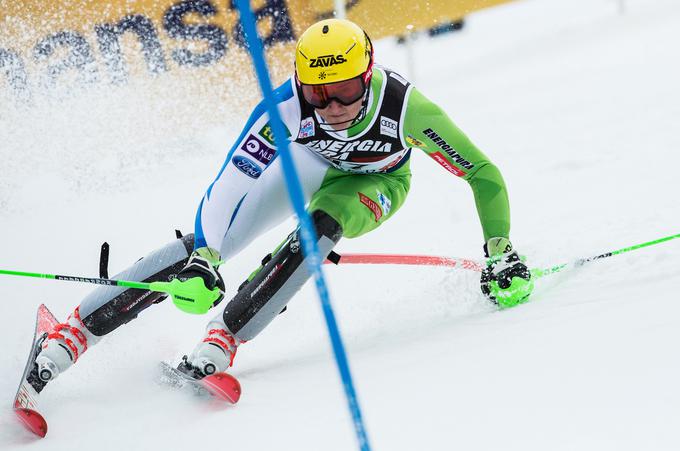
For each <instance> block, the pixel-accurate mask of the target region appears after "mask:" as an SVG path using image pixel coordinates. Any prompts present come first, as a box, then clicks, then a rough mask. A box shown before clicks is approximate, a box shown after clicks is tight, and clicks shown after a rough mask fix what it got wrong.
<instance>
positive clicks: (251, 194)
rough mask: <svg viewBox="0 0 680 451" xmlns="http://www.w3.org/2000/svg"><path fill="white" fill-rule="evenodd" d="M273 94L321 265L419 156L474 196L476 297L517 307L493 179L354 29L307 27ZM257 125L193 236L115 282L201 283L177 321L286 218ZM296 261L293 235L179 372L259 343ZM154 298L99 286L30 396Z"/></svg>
mask: <svg viewBox="0 0 680 451" xmlns="http://www.w3.org/2000/svg"><path fill="white" fill-rule="evenodd" d="M275 95H276V98H277V100H278V103H279V109H280V111H281V114H282V117H283V120H284V123H285V126H286V129H287V131H288V134H289V136H288V137H287V139H289V141H290V150H291V156H292V158H293V160H294V163H295V166H296V168H297V170H298V173H299V175H300V181H301V183H302V188H303V191H304V196H305V200H306V202H307V205H308V211H309V213H310V215H311V217H312V220H313V225H314V227H315V229H316V234H317V237H318V243H317V244H318V247H319V249H320V251H321V253H322V254H323V255H324V256H327V255H329V254H330V253H331V250H332V249H333V248H334V246H335V245H336V244H337V243H338V241H339V240H340V238H342V237H346V238H354V237H358V236H361V235H364V234H366V233H368V232H371V231H372V230H374V229H376V228H378V227H379V226H380V225H381V224H383V223H384V222H385V221H387V220H388V219H389V218H391V217H392V216H393V215H394V214H395V213H396V212H397V210H399V208H401V206H402V204H403V203H404V200H405V199H406V195H407V193H408V191H409V186H410V179H411V171H410V168H409V158H410V156H411V151H412V149H413V148H418V149H422V150H423V151H424V152H425V153H426V154H427V155H428V156H430V157H431V158H432V159H434V160H435V161H436V162H437V163H438V164H440V165H441V166H442V167H443V168H444V169H445V170H447V171H448V172H450V173H451V174H453V175H455V176H458V177H460V178H463V179H464V180H465V181H467V182H468V183H469V184H470V187H471V188H472V192H473V195H474V198H475V202H476V205H477V211H478V215H479V219H480V222H481V226H482V230H483V235H484V246H483V249H484V253H485V255H486V257H487V259H488V260H487V267H486V269H485V270H484V271H483V273H482V276H481V290H482V292H483V293H484V294H485V295H486V296H487V297H488V298H489V299H490V300H491V301H493V302H495V303H497V304H499V305H500V306H501V307H508V306H513V305H516V304H518V303H521V302H524V301H526V299H527V298H528V296H529V294H530V293H531V291H532V289H533V281H532V280H531V275H530V273H529V270H528V269H527V267H526V265H525V264H524V263H523V262H522V261H521V259H520V257H519V255H518V253H517V252H516V250H515V249H514V248H513V246H512V244H511V242H510V239H509V232H510V214H509V204H508V196H507V192H506V188H505V183H504V181H503V178H502V176H501V174H500V172H499V170H498V168H497V167H496V166H495V165H494V164H493V163H491V161H489V159H488V158H487V157H486V156H485V155H484V154H483V153H482V152H481V151H480V150H478V149H477V148H476V147H475V146H474V145H473V144H472V143H471V142H470V140H469V139H468V138H467V137H466V136H465V135H464V134H463V133H462V132H461V131H460V130H459V129H458V128H457V127H456V126H455V125H454V124H453V122H452V121H451V120H450V119H449V117H448V116H447V115H446V113H445V112H444V111H443V110H442V109H441V108H439V107H438V106H437V105H435V104H434V103H432V102H431V101H430V100H428V99H427V98H425V96H424V95H423V94H421V93H420V91H418V90H417V89H416V88H414V87H413V86H412V85H411V84H410V83H409V82H408V81H407V80H406V79H404V78H403V77H402V76H400V75H399V74H397V73H396V72H393V71H391V70H389V69H387V68H384V67H381V66H378V65H374V62H373V46H372V44H371V41H370V39H369V37H368V35H367V34H366V33H365V32H364V31H363V30H362V29H361V28H360V27H359V26H357V25H356V24H354V23H352V22H349V21H346V20H338V19H329V20H323V21H321V22H318V23H316V24H314V25H312V26H311V27H309V29H307V30H306V31H305V32H304V33H303V34H302V36H301V37H300V39H299V41H298V43H297V46H296V49H295V73H294V76H293V77H292V78H290V79H289V80H288V81H286V82H285V83H284V84H283V85H282V86H281V87H279V88H278V89H277V90H276V91H275ZM268 121H269V118H268V115H267V113H266V112H265V107H264V105H263V103H260V104H259V105H258V106H257V107H256V108H255V110H254V111H253V112H252V114H251V116H250V118H249V119H248V121H247V123H246V125H245V127H244V129H243V131H242V133H241V134H240V136H239V138H238V140H237V141H236V142H235V144H234V145H233V147H232V148H231V150H230V151H229V152H228V154H227V158H226V161H225V163H224V165H223V166H222V168H221V169H220V171H219V173H218V175H217V177H216V179H215V180H214V181H213V183H212V184H211V185H210V186H209V188H208V189H207V192H206V193H205V195H204V197H203V199H202V200H201V202H200V205H199V207H198V212H197V214H196V221H195V233H194V234H192V235H187V236H184V237H181V238H180V239H178V240H176V241H174V242H172V243H170V244H168V245H167V246H165V247H164V248H162V249H160V250H158V251H156V252H154V253H152V254H150V255H149V256H147V257H145V258H143V259H141V260H140V261H138V262H137V263H135V264H134V265H133V266H132V267H130V268H129V269H128V270H126V271H124V272H122V273H121V274H119V275H117V276H116V278H119V279H130V280H140V281H147V282H148V281H156V280H166V281H167V280H170V279H172V278H175V279H176V280H177V282H175V283H178V284H189V283H193V284H196V282H197V281H198V280H201V281H202V282H203V283H200V284H198V285H199V288H196V289H195V292H196V296H195V297H193V298H189V299H187V298H186V297H174V298H173V301H174V303H175V304H176V305H177V306H178V307H179V308H181V309H183V310H186V311H194V312H197V311H201V310H207V308H208V307H211V306H212V305H217V304H218V303H219V302H220V301H222V299H223V298H224V295H225V286H224V281H223V280H222V277H221V276H220V274H219V272H218V271H217V268H218V266H219V265H220V264H222V263H223V262H224V261H228V260H229V259H230V258H231V257H232V256H234V255H236V254H237V253H238V252H240V251H241V250H242V249H244V248H246V247H247V246H248V245H249V243H251V242H252V241H253V240H254V239H255V238H256V237H257V236H259V235H260V234H262V233H263V232H265V231H267V230H269V229H270V228H272V227H273V226H274V225H276V224H279V223H281V222H282V221H283V220H285V219H286V218H288V217H290V216H291V215H292V214H293V211H292V207H291V206H290V204H289V202H288V199H287V191H286V185H285V180H284V173H283V169H282V167H281V162H280V159H278V158H277V149H276V144H275V140H274V137H273V136H272V131H271V130H272V129H271V126H270V124H269V122H268ZM304 260H305V255H304V254H303V253H302V250H301V246H300V242H299V235H298V230H295V231H293V233H291V234H290V235H289V236H288V237H287V238H286V239H285V240H284V241H283V242H282V243H281V244H280V245H279V246H278V247H276V249H275V250H274V251H273V252H272V253H271V254H269V255H267V256H266V257H265V258H264V259H263V260H262V265H261V266H260V267H259V268H257V269H256V270H255V271H254V272H253V273H252V274H250V276H248V278H247V279H246V280H245V282H243V284H241V286H240V287H239V288H238V292H237V293H236V295H235V296H234V297H233V298H232V299H231V300H230V301H229V302H228V303H227V304H226V307H225V308H224V309H223V310H222V311H220V312H219V313H218V314H217V315H216V316H215V317H214V318H213V319H212V320H211V321H210V322H209V323H208V325H207V328H206V332H205V334H204V336H203V338H202V339H201V340H200V342H199V343H198V345H197V346H196V348H195V349H194V350H193V352H192V353H191V354H190V355H189V356H188V357H186V356H185V358H184V359H183V360H182V362H180V363H179V365H178V368H179V369H180V370H182V371H183V372H185V373H187V374H190V375H192V376H193V377H196V378H201V377H204V376H205V375H208V374H212V373H215V372H221V371H225V370H227V369H228V368H229V367H230V366H231V365H232V363H233V359H234V355H235V353H236V350H237V348H238V346H239V345H240V344H242V343H244V342H246V341H249V340H251V339H253V338H254V337H256V336H257V335H258V334H259V333H260V332H261V331H262V330H263V329H264V328H265V327H266V326H267V325H268V324H269V323H270V322H271V321H272V320H273V319H274V318H275V317H276V316H277V315H278V314H279V313H280V312H282V311H283V310H284V309H285V308H286V305H287V303H288V301H289V300H290V299H291V298H292V297H293V296H294V294H295V293H296V292H297V291H298V290H299V289H300V287H302V285H303V284H304V283H305V282H306V281H307V280H308V279H309V277H310V274H309V273H308V271H307V269H306V265H305V264H304ZM197 278H198V279H197ZM164 297H165V295H163V294H159V293H153V292H148V291H143V290H137V289H124V288H118V287H98V288H97V289H96V290H95V291H94V292H92V293H91V294H90V295H89V296H87V297H86V298H85V299H84V300H83V302H82V303H81V304H80V306H78V307H77V308H76V309H75V311H74V312H73V313H72V314H71V316H69V318H68V320H67V322H66V323H64V324H60V325H58V326H57V327H56V328H54V330H52V331H51V333H50V334H49V335H48V336H47V339H46V340H45V342H44V344H43V348H42V351H41V352H40V354H39V355H38V357H37V359H36V363H35V366H34V370H33V372H32V373H31V376H29V379H30V382H31V385H33V387H34V388H35V389H36V390H37V391H38V392H39V391H40V390H42V388H43V387H44V386H45V384H46V383H47V382H48V381H50V380H51V379H54V378H55V377H57V376H58V375H59V374H60V373H63V372H64V371H65V370H66V369H68V368H69V367H70V366H71V365H72V364H73V363H74V362H75V361H76V360H77V359H78V358H79V356H80V355H82V354H83V352H85V350H86V349H88V348H89V347H91V346H93V345H94V344H96V343H97V341H99V340H100V339H101V337H102V336H104V335H106V334H108V333H110V332H111V331H112V330H114V329H116V328H117V327H118V326H120V325H122V324H124V323H126V322H128V321H130V320H132V319H133V318H135V317H136V316H137V315H138V314H139V312H141V311H142V310H144V309H145V308H147V307H149V306H150V305H151V304H153V303H157V302H159V301H160V300H162V299H164Z"/></svg>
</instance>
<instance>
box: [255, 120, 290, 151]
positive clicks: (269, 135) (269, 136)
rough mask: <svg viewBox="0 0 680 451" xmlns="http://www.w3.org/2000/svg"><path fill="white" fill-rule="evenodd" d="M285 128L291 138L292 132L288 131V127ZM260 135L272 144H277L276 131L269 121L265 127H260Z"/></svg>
mask: <svg viewBox="0 0 680 451" xmlns="http://www.w3.org/2000/svg"><path fill="white" fill-rule="evenodd" d="M284 129H285V130H286V138H290V132H289V131H288V129H287V128H285V127H284ZM258 135H260V136H261V137H263V138H264V140H265V141H267V142H268V143H269V144H271V145H272V146H275V145H276V141H275V140H274V131H273V130H272V126H271V125H269V122H267V123H266V124H264V127H262V129H260V131H259V132H258Z"/></svg>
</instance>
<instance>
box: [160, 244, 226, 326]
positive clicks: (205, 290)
mask: <svg viewBox="0 0 680 451" xmlns="http://www.w3.org/2000/svg"><path fill="white" fill-rule="evenodd" d="M205 249H208V248H205ZM205 249H198V250H197V251H195V252H194V253H193V254H191V257H190V258H189V261H188V262H187V264H186V266H185V267H184V268H182V270H181V271H180V272H179V273H178V274H177V276H176V277H175V280H174V281H173V283H174V284H175V286H176V287H177V289H178V290H181V291H182V292H183V293H191V295H189V296H185V295H172V301H173V303H174V304H175V306H177V307H178V308H179V309H180V310H183V311H185V312H189V313H205V312H207V311H208V310H209V309H210V308H211V307H214V306H216V305H217V304H219V303H220V302H221V301H222V299H224V290H225V288H224V280H223V279H222V276H221V275H220V273H219V272H217V267H216V266H215V265H214V263H213V262H211V261H210V260H214V261H215V262H217V261H219V258H216V259H210V260H209V259H208V258H206V257H205V256H204V255H205V254H206V251H205ZM208 250H209V251H211V253H212V254H213V255H214V253H215V251H212V250H211V249H208ZM211 253H209V255H208V257H210V256H211V255H210V254H211Z"/></svg>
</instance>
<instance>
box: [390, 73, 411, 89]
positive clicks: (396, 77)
mask: <svg viewBox="0 0 680 451" xmlns="http://www.w3.org/2000/svg"><path fill="white" fill-rule="evenodd" d="M390 77H392V78H394V79H395V80H397V81H398V82H399V83H401V84H402V85H404V86H406V84H407V83H408V82H407V81H406V80H405V79H404V77H402V76H401V75H399V74H396V73H394V72H390Z"/></svg>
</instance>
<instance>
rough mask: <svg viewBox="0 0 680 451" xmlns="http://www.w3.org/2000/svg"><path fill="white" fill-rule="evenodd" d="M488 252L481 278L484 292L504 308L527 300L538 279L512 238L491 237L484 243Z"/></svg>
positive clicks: (485, 250) (485, 251) (486, 252)
mask: <svg viewBox="0 0 680 451" xmlns="http://www.w3.org/2000/svg"><path fill="white" fill-rule="evenodd" d="M484 253H485V255H486V256H487V257H488V260H487V262H486V268H485V269H484V270H483V271H482V278H481V280H480V283H481V288H482V293H484V295H485V296H486V297H488V298H489V299H490V300H491V301H492V302H494V303H496V304H498V305H499V306H500V307H501V308H508V307H514V306H516V305H518V304H523V303H525V302H527V301H528V300H529V295H530V294H531V292H532V291H533V289H534V281H533V280H531V272H530V271H529V268H527V266H526V265H525V264H524V263H523V262H522V259H521V258H520V256H519V255H518V254H517V252H516V251H515V250H513V248H512V244H511V243H510V240H508V239H507V238H502V237H499V238H491V239H489V241H487V242H486V244H484Z"/></svg>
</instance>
